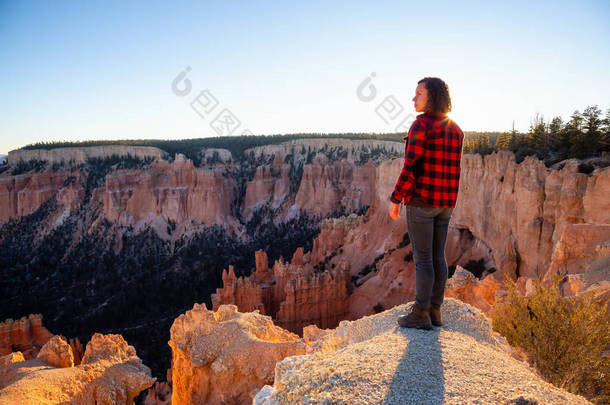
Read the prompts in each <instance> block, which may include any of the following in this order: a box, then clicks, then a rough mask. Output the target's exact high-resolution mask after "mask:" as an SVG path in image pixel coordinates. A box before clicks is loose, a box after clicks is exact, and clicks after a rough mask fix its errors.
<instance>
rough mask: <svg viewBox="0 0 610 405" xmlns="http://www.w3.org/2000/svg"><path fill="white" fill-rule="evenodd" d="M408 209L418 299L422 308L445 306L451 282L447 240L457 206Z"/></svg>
mask: <svg viewBox="0 0 610 405" xmlns="http://www.w3.org/2000/svg"><path fill="white" fill-rule="evenodd" d="M405 208H406V212H407V215H406V216H407V231H408V232H409V239H410V240H411V246H412V248H413V260H414V261H415V302H416V303H417V305H419V306H420V307H421V308H428V307H429V306H430V304H435V305H441V304H442V303H443V298H444V296H445V284H447V261H446V260H445V243H446V242H447V231H448V229H449V219H450V218H451V214H452V213H453V208H434V207H429V208H428V207H414V206H411V205H406V206H405Z"/></svg>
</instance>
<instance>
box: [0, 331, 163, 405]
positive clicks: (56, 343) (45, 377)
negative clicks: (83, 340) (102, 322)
mask: <svg viewBox="0 0 610 405" xmlns="http://www.w3.org/2000/svg"><path fill="white" fill-rule="evenodd" d="M154 382H155V379H154V378H151V376H150V369H149V368H148V367H146V366H145V365H143V364H142V361H141V360H140V359H139V358H138V357H137V355H136V351H135V349H134V348H133V347H132V346H129V345H128V344H127V342H126V341H125V340H124V339H123V337H121V335H110V334H109V335H102V334H99V333H96V334H94V335H93V337H92V338H91V341H90V342H89V343H88V344H87V347H86V349H85V355H84V357H83V359H82V361H81V363H80V364H79V365H77V366H75V365H74V356H73V353H72V348H71V347H70V345H69V344H68V343H67V342H66V341H65V340H64V339H63V338H62V337H60V336H54V337H53V338H51V339H50V340H49V341H48V342H47V343H46V344H45V345H44V346H43V347H42V349H41V350H40V353H39V354H38V356H37V357H36V358H35V359H31V360H25V359H24V357H23V354H22V353H21V352H14V353H10V354H8V355H6V356H3V357H0V405H9V404H11V405H12V404H19V405H41V404H78V405H80V404H83V405H84V404H105V405H115V404H117V405H118V404H133V400H134V398H135V397H136V396H137V395H138V394H139V393H140V392H141V391H142V390H144V389H146V388H148V387H150V386H151V385H152V384H153V383H154Z"/></svg>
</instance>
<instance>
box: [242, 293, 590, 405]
mask: <svg viewBox="0 0 610 405" xmlns="http://www.w3.org/2000/svg"><path fill="white" fill-rule="evenodd" d="M411 305H412V303H409V304H403V305H399V306H397V307H394V308H392V309H390V310H388V311H385V312H382V313H380V314H376V315H372V316H367V317H364V318H361V319H359V320H356V321H352V322H348V321H343V322H341V324H340V326H339V327H337V328H336V329H333V330H320V329H318V328H316V327H315V326H314V327H308V328H306V329H305V331H304V332H303V333H304V341H305V342H307V344H308V350H307V351H308V353H309V354H305V355H296V356H291V357H286V358H285V359H284V360H283V361H281V362H279V363H277V364H276V367H275V378H274V383H273V386H271V385H266V386H265V387H263V388H262V389H261V390H260V391H259V392H258V393H257V394H256V396H255V398H254V400H253V404H255V405H272V404H273V405H276V404H384V405H389V404H402V405H405V404H590V402H589V401H587V400H585V399H584V398H583V397H580V396H577V395H573V394H570V393H568V392H566V391H564V390H562V389H559V388H557V387H555V386H553V385H551V384H549V383H547V382H545V381H544V380H543V379H542V378H541V377H539V376H538V375H537V374H536V373H535V372H534V371H533V370H532V369H531V368H530V367H529V366H528V365H527V364H526V363H524V362H522V361H519V360H517V359H516V358H514V357H513V356H512V355H511V349H510V346H509V345H508V344H507V343H506V340H505V339H504V338H503V337H501V336H499V335H498V334H496V333H495V332H493V331H492V328H491V324H490V322H489V320H488V318H487V317H486V316H485V315H484V314H483V313H482V312H480V311H479V310H478V309H476V308H475V307H472V306H470V305H468V304H465V303H463V302H461V301H459V300H455V299H452V298H447V299H446V300H445V303H444V304H443V307H442V317H443V322H444V325H443V327H441V328H434V329H433V330H431V331H423V330H417V329H403V328H399V327H397V325H396V318H397V317H398V316H400V315H402V314H405V313H406V312H408V310H409V308H410V306H411Z"/></svg>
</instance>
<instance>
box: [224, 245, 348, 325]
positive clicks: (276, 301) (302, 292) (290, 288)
mask: <svg viewBox="0 0 610 405" xmlns="http://www.w3.org/2000/svg"><path fill="white" fill-rule="evenodd" d="M255 255H256V256H255V260H256V270H255V272H254V273H253V274H252V275H250V276H249V277H246V278H244V277H239V278H237V277H236V276H235V271H234V269H233V267H232V266H229V271H228V272H227V271H226V270H223V272H222V281H223V287H222V288H218V289H217V290H216V294H213V295H212V305H213V308H214V310H216V309H218V308H219V307H220V305H222V304H235V305H236V306H237V308H239V310H240V311H242V312H251V311H255V310H258V311H259V312H260V313H261V314H265V315H270V316H271V317H272V318H273V319H274V321H275V323H276V324H277V325H279V326H281V327H283V328H285V329H287V330H290V331H292V332H295V333H301V332H302V329H303V327H304V326H306V325H310V324H316V325H318V326H320V327H322V328H329V327H334V326H336V325H337V324H338V323H339V321H340V320H342V319H344V318H345V316H346V314H347V308H348V297H349V287H350V284H351V283H350V280H349V277H350V276H349V265H348V263H347V262H346V261H343V262H340V263H338V264H337V265H336V266H333V267H332V268H331V269H327V270H322V269H321V268H320V267H318V268H317V269H316V268H314V266H313V265H312V264H310V263H309V260H308V259H305V258H304V255H303V249H302V248H299V249H297V251H296V252H295V254H294V256H293V258H292V261H291V262H290V263H285V262H284V260H283V259H282V258H280V260H277V261H276V262H275V263H274V265H273V267H272V268H271V269H269V261H268V258H267V254H266V253H265V252H264V251H262V250H259V251H257V252H256V253H255Z"/></svg>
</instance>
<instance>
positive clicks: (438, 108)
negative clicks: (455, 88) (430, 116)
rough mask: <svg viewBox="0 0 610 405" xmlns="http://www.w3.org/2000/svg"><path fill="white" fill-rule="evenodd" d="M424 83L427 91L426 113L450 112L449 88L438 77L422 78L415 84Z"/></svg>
mask: <svg viewBox="0 0 610 405" xmlns="http://www.w3.org/2000/svg"><path fill="white" fill-rule="evenodd" d="M420 83H425V85H426V90H428V104H427V105H426V111H428V112H435V113H440V114H447V113H448V112H449V111H451V96H450V95H449V86H447V83H445V82H444V81H442V80H441V79H439V78H438V77H424V78H423V79H421V80H420V81H418V82H417V84H420Z"/></svg>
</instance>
